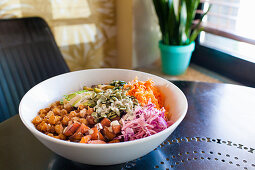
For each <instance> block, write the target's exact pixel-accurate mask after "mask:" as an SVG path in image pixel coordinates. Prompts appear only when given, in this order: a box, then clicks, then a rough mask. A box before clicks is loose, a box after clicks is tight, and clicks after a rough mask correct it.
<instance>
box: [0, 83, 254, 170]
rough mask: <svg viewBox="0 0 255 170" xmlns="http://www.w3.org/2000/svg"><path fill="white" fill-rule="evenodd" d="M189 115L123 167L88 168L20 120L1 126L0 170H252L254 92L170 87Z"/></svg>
mask: <svg viewBox="0 0 255 170" xmlns="http://www.w3.org/2000/svg"><path fill="white" fill-rule="evenodd" d="M173 83H174V84H176V85H177V86H178V87H179V88H180V89H181V90H182V91H183V92H184V93H185V95H186V97H187V99H188V103H189V109H188V113H187V115H186V117H185V119H184V120H183V122H182V123H181V124H180V126H179V127H178V128H177V129H176V130H175V131H174V132H173V134H172V135H171V136H169V137H168V139H167V140H166V141H165V142H163V143H162V144H161V145H160V146H159V147H157V148H156V149H154V150H153V151H152V152H150V153H149V154H147V155H145V156H143V157H141V158H139V159H137V160H134V161H130V162H127V163H124V164H120V165H113V166H90V165H84V164H80V163H76V162H73V161H70V160H67V159H65V158H63V157H61V156H58V155H56V154H54V153H53V152H52V151H50V150H48V149H47V148H46V147H45V146H44V145H42V144H41V143H40V142H39V141H38V140H37V139H36V138H35V137H34V136H33V135H32V134H31V133H30V132H29V131H28V130H27V129H26V128H25V127H24V125H23V124H22V122H21V120H20V119H19V116H18V115H17V116H14V117H12V118H10V119H8V120H7V121H5V122H2V123H0V169H57V170H58V169H61V170H62V169H63V170H64V169H255V89H253V88H249V87H244V86H237V85H229V84H212V83H199V82H185V81H174V82H173Z"/></svg>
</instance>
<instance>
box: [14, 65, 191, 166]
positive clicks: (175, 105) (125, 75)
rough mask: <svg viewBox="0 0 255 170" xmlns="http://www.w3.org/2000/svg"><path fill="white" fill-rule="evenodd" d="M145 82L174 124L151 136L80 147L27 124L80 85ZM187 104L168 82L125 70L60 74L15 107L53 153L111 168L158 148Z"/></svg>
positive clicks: (31, 129)
mask: <svg viewBox="0 0 255 170" xmlns="http://www.w3.org/2000/svg"><path fill="white" fill-rule="evenodd" d="M136 76H137V77H138V79H139V80H142V81H146V80H148V79H152V80H153V81H154V82H155V85H157V86H158V87H159V89H160V91H162V92H163V93H164V95H165V105H166V106H169V110H168V111H169V112H170V113H172V114H173V116H172V118H171V119H172V120H173V121H174V122H175V123H174V124H173V125H172V126H170V127H169V128H167V129H166V130H164V131H162V132H160V133H157V134H155V135H152V136H149V137H146V138H143V139H139V140H135V141H129V142H122V143H113V144H80V143H73V142H67V141H63V140H59V139H55V138H52V137H49V136H47V135H45V134H43V133H41V132H39V131H38V130H36V128H35V127H34V125H33V124H32V123H31V121H32V119H33V118H34V117H35V116H36V115H37V112H38V111H39V110H40V109H42V108H45V107H47V106H48V105H49V104H50V103H52V102H54V101H56V100H59V99H61V97H62V96H63V95H64V94H68V93H69V92H73V91H76V90H79V89H81V88H82V86H83V85H88V86H89V85H93V84H100V83H107V82H110V81H112V80H124V81H131V80H133V79H134V78H135V77H136ZM187 108H188V103H187V99H186V97H185V95H184V94H183V93H182V91H181V90H180V89H179V88H177V87H176V86H175V85H174V84H172V83H171V82H169V81H167V80H165V79H163V78H160V77H158V76H155V75H152V74H147V73H143V72H139V71H133V70H125V69H90V70H83V71H76V72H70V73H66V74H62V75H59V76H56V77H53V78H50V79H48V80H45V81H43V82H41V83H39V84H38V85H36V86H34V87H33V88H32V89H30V90H29V91H28V92H27V93H26V94H25V96H24V97H23V98H22V100H21V102H20V105H19V115H20V118H21V120H22V121H23V123H24V124H25V126H26V127H27V128H28V129H29V130H30V131H31V132H32V134H33V135H34V136H35V137H36V138H37V139H38V140H39V141H41V142H42V143H43V144H44V145H45V146H46V147H48V148H49V149H50V150H52V151H53V152H55V153H57V154H59V155H61V156H63V157H65V158H67V159H70V160H73V161H77V162H80V163H85V164H92V165H112V164H119V163H123V162H126V161H130V160H134V159H136V158H139V157H141V156H143V155H145V154H147V153H149V152H150V151H152V150H153V149H154V148H156V147H157V146H158V145H160V144H161V143H162V142H163V141H164V140H165V139H166V138H167V137H168V136H169V135H170V134H171V133H172V132H173V131H174V130H175V128H176V127H177V126H178V125H179V124H180V123H181V121H182V120H183V118H184V117H185V115H186V112H187Z"/></svg>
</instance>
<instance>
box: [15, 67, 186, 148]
mask: <svg viewBox="0 0 255 170" xmlns="http://www.w3.org/2000/svg"><path fill="white" fill-rule="evenodd" d="M102 70H112V71H132V72H137V73H142V74H145V75H147V76H150V77H157V78H159V79H161V80H163V81H165V82H167V83H170V84H171V85H172V86H173V87H174V88H175V89H177V90H178V91H179V92H180V94H181V96H182V98H183V99H184V103H185V108H184V109H183V113H181V115H180V117H179V118H178V119H177V120H176V121H175V122H174V123H173V124H172V125H171V126H169V127H168V128H167V129H165V130H163V131H161V132H158V133H156V134H153V135H151V136H147V137H145V138H141V139H136V140H132V141H126V142H119V143H107V144H87V145H86V144H84V143H76V142H69V141H65V140H60V139H56V138H53V137H50V136H48V135H46V134H44V133H42V132H40V131H39V130H37V129H36V128H35V126H33V127H31V126H30V125H29V124H28V123H27V122H28V120H26V119H25V118H24V117H23V115H24V113H23V114H22V105H23V103H24V100H25V97H26V95H27V94H28V93H30V91H31V90H32V89H34V88H36V87H37V86H40V85H41V84H43V83H45V82H46V81H50V80H52V79H55V78H56V77H61V76H64V75H67V74H75V73H77V72H86V71H102ZM187 111H188V101H187V98H186V96H185V95H184V93H183V92H182V91H181V90H180V89H179V88H178V87H177V86H176V85H175V84H173V83H172V82H170V81H168V80H167V79H164V78H162V77H159V76H156V75H153V74H150V73H145V72H142V71H136V70H131V69H118V68H99V69H86V70H79V71H73V72H68V73H64V74H60V75H57V76H54V77H51V78H49V79H46V80H44V81H42V82H40V83H38V84H36V85H35V86H33V87H32V88H31V89H29V90H28V91H27V92H26V94H25V95H24V96H23V97H22V99H21V101H20V104H19V116H20V119H21V120H22V122H23V124H24V125H25V126H26V127H27V129H28V130H29V131H30V132H31V133H32V134H33V135H35V136H36V135H37V136H40V137H42V138H43V139H45V140H47V141H51V142H53V143H58V144H61V145H66V146H72V147H83V148H105V147H107V148H114V147H119V146H128V145H132V144H135V143H136V144H137V143H144V142H147V141H149V140H151V139H154V138H157V137H158V136H161V135H162V134H164V133H167V132H168V131H170V130H171V129H175V128H176V127H177V126H178V125H179V124H180V123H181V121H182V120H183V119H184V117H185V116H186V114H187ZM39 141H40V142H41V140H39Z"/></svg>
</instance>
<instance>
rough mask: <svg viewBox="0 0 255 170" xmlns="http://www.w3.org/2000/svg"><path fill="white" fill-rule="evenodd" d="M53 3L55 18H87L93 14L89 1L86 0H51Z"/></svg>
mask: <svg viewBox="0 0 255 170" xmlns="http://www.w3.org/2000/svg"><path fill="white" fill-rule="evenodd" d="M51 5H52V11H53V12H52V15H53V19H64V18H83V17H84V18H87V17H89V16H90V15H91V11H90V8H89V5H88V2H87V1H84V0H72V1H70V0H51ZM67 11H68V12H67Z"/></svg>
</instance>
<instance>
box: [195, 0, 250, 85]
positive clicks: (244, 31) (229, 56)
mask: <svg viewBox="0 0 255 170" xmlns="http://www.w3.org/2000/svg"><path fill="white" fill-rule="evenodd" d="M201 2H202V3H203V5H201V8H200V9H198V10H197V14H202V13H204V11H206V10H207V9H208V7H209V4H211V10H210V12H209V13H208V15H207V16H206V17H204V19H203V22H202V26H203V27H204V31H203V32H201V34H200V36H199V38H198V39H197V48H196V51H195V57H194V60H193V61H194V62H195V63H198V64H200V65H202V66H206V67H208V68H209V69H211V70H213V71H216V72H218V73H221V74H223V75H225V76H227V77H229V78H232V79H234V80H236V81H239V82H241V83H243V84H246V85H249V86H253V87H255V78H253V77H254V76H253V75H252V74H253V73H254V71H255V31H254V30H255V22H253V20H254V19H253V17H254V16H255V10H254V9H253V7H254V6H255V1H254V0H201ZM194 22H196V21H194ZM198 44H199V45H198ZM202 57H204V58H202ZM238 72H239V73H238ZM240 72H242V73H240Z"/></svg>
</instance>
